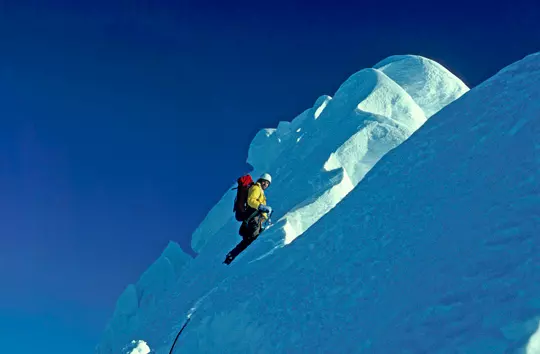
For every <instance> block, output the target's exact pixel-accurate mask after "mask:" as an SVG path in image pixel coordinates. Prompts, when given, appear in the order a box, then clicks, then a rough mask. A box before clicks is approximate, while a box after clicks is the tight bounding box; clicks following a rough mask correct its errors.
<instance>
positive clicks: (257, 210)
mask: <svg viewBox="0 0 540 354" xmlns="http://www.w3.org/2000/svg"><path fill="white" fill-rule="evenodd" d="M271 183H272V177H271V176H270V175H269V174H268V173H264V174H263V175H262V176H261V177H260V178H259V179H258V180H257V182H256V183H254V184H252V185H251V187H249V190H248V193H247V199H246V205H245V209H246V210H245V215H247V218H246V219H245V220H243V221H242V225H241V226H240V230H239V234H240V236H242V241H240V243H239V244H238V245H236V247H235V248H233V249H232V250H231V251H230V252H229V253H228V254H227V257H226V258H225V261H224V262H223V263H225V264H230V263H231V262H232V261H233V260H234V259H235V258H236V257H237V256H238V255H239V254H240V253H241V252H242V251H244V250H245V249H246V248H247V247H248V246H249V245H250V244H251V243H252V242H253V241H255V239H256V238H257V237H258V236H259V234H260V233H261V231H262V225H263V222H264V221H266V220H268V217H269V214H271V213H272V208H271V207H270V206H268V205H266V196H265V195H264V191H265V190H266V189H267V188H268V187H269V186H270V184H271Z"/></svg>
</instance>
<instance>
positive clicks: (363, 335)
mask: <svg viewBox="0 0 540 354" xmlns="http://www.w3.org/2000/svg"><path fill="white" fill-rule="evenodd" d="M439 110H440V111H439ZM538 112H540V53H538V54H533V55H530V56H528V57H526V58H524V59H523V60H521V61H519V62H517V63H514V64H512V65H510V66H508V67H506V68H504V69H503V70H501V71H500V72H499V73H498V74H497V75H495V76H494V77H493V78H491V79H489V80H487V81H486V82H484V83H482V84H481V85H479V86H478V87H475V88H474V89H472V90H471V91H468V90H467V88H466V87H465V86H464V85H463V83H461V82H460V81H459V79H457V78H456V77H455V76H453V75H452V74H451V73H449V72H448V71H447V70H446V69H444V68H442V67H441V66H440V65H438V64H437V63H434V62H432V61H430V60H428V59H425V58H421V57H417V56H396V57H390V58H388V59H386V60H383V61H382V62H381V63H379V64H377V65H376V66H375V67H374V68H370V69H364V70H361V71H359V72H358V73H355V74H354V75H352V76H351V77H350V78H349V79H348V80H347V81H346V82H345V83H343V85H342V86H341V87H340V88H339V89H338V91H337V92H336V93H335V95H334V96H333V97H332V98H331V97H329V96H322V97H321V98H319V99H318V100H317V102H316V104H315V105H314V106H313V107H312V108H310V109H308V110H306V111H304V112H303V113H302V114H300V115H299V116H298V117H296V118H295V119H294V120H292V121H291V122H282V123H280V124H279V125H278V127H277V128H276V129H274V130H271V129H268V130H263V131H261V132H259V134H257V136H256V137H255V139H254V141H253V144H252V146H251V147H250V150H249V155H248V161H249V162H250V164H252V166H253V167H254V173H253V174H254V176H255V177H256V176H258V174H260V173H262V172H269V173H271V174H272V176H273V180H274V181H273V183H272V185H271V187H270V188H269V189H268V191H267V197H268V201H269V204H270V205H272V206H273V207H274V210H275V219H277V221H275V224H274V225H273V226H272V227H271V228H269V229H268V230H267V231H265V232H264V233H263V234H262V235H261V236H260V238H259V239H258V240H256V241H255V242H254V243H253V244H252V245H251V246H250V247H249V248H248V249H247V250H246V251H245V252H244V253H242V254H241V255H240V256H239V257H238V258H237V259H236V260H235V261H234V262H233V263H232V264H231V265H230V266H226V265H223V264H222V263H221V262H222V261H223V259H224V256H225V254H226V253H227V251H228V250H230V249H231V248H232V247H233V246H234V245H235V244H236V243H237V242H238V241H239V240H240V238H239V236H238V235H237V231H238V227H239V225H238V223H236V222H234V221H233V219H232V213H231V207H232V201H233V198H234V196H233V194H231V193H229V192H227V193H226V194H225V195H224V197H223V198H222V199H221V201H220V202H219V203H218V204H217V205H216V207H215V208H214V209H213V210H211V211H210V212H209V214H208V216H207V218H206V219H205V220H204V221H203V223H202V224H201V226H200V227H199V229H198V230H197V231H196V232H195V233H194V235H193V247H194V248H195V249H196V250H197V251H198V252H199V255H198V256H197V258H195V259H193V260H191V261H190V262H189V263H187V262H178V264H182V265H183V266H182V267H179V269H180V271H177V272H175V273H174V274H175V278H174V279H171V278H169V276H167V279H169V281H166V282H163V283H162V282H161V281H160V280H159V278H160V276H161V275H160V274H158V273H156V272H154V273H153V274H152V276H151V277H148V278H147V279H148V281H147V282H145V284H147V285H146V286H148V287H149V288H148V289H143V291H148V292H151V293H154V294H159V299H157V298H156V301H159V305H158V306H155V307H153V308H152V309H153V311H152V312H150V311H146V312H144V313H145V316H144V321H140V320H139V319H140V318H141V317H140V314H139V313H140V312H141V311H142V309H141V308H138V309H137V308H136V307H135V301H134V300H136V299H139V298H140V291H141V290H140V289H139V288H137V286H135V287H131V288H130V287H128V288H127V289H126V292H125V293H124V294H123V295H122V297H121V298H120V299H119V300H118V302H119V304H118V307H117V311H116V312H115V315H114V316H113V321H112V322H111V323H110V324H109V327H108V329H107V330H106V332H105V334H104V336H103V339H102V341H101V343H100V344H99V346H98V348H97V353H100V354H109V353H118V352H121V349H122V348H124V347H125V345H126V343H130V341H131V340H132V338H142V339H144V340H145V341H146V342H148V343H149V345H150V346H151V347H152V348H153V349H154V351H155V353H157V354H162V353H163V354H167V353H169V350H170V349H171V345H172V343H173V341H174V338H175V336H176V334H177V333H178V331H179V330H180V328H182V326H183V325H184V324H185V323H186V319H187V318H189V319H190V322H189V323H188V325H187V326H186V328H185V330H184V331H183V332H182V334H181V336H180V337H179V339H178V342H177V344H176V347H175V349H174V351H173V353H224V352H226V353H328V352H339V353H397V352H399V353H478V354H483V353H490V354H497V353H501V354H502V353H526V354H533V353H534V354H537V353H538V352H539V347H540V339H539V338H540V335H539V333H540V330H539V321H540V281H539V279H538V270H540V257H538V254H539V252H540V243H539V241H538V240H537V237H535V236H537V235H538V234H539V231H540V230H539V229H540V184H539V178H538V177H539V176H538V175H539V171H540V170H539V167H540V142H539V141H538V136H539V134H540V121H539V119H540V117H539V113H538ZM265 147H267V148H265ZM233 178H234V177H232V179H233ZM226 207H227V208H226ZM226 213H228V214H229V215H225V214H226ZM214 218H215V223H214ZM177 256H180V254H177ZM186 257H187V256H186ZM153 277H155V278H156V279H152V278H153ZM163 284H166V285H163ZM162 286H165V290H163V289H161V287H162ZM133 312H135V315H134V317H135V318H136V319H137V321H133V320H126V313H127V314H133ZM116 318H121V319H122V321H117V322H114V319H116Z"/></svg>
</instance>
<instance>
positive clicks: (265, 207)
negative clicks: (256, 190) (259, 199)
mask: <svg viewBox="0 0 540 354" xmlns="http://www.w3.org/2000/svg"><path fill="white" fill-rule="evenodd" d="M259 211H260V212H262V213H268V214H270V213H271V212H272V208H271V207H269V206H268V205H264V204H261V205H259Z"/></svg>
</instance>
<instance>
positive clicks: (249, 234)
mask: <svg viewBox="0 0 540 354" xmlns="http://www.w3.org/2000/svg"><path fill="white" fill-rule="evenodd" d="M262 222H263V217H262V215H260V214H258V215H256V216H255V217H253V218H252V219H251V220H249V221H248V222H247V223H245V222H243V223H242V225H241V226H240V230H239V234H240V236H242V241H240V243H239V244H237V245H236V247H234V248H233V249H232V250H231V251H230V252H229V253H228V254H227V257H226V258H225V262H224V263H225V264H230V263H231V262H232V261H233V260H234V259H235V258H236V257H237V256H238V255H239V254H240V253H242V252H243V251H244V250H245V249H246V248H247V247H248V246H249V245H250V244H251V243H252V242H253V241H255V239H256V238H257V237H258V236H259V234H260V233H261V228H262Z"/></svg>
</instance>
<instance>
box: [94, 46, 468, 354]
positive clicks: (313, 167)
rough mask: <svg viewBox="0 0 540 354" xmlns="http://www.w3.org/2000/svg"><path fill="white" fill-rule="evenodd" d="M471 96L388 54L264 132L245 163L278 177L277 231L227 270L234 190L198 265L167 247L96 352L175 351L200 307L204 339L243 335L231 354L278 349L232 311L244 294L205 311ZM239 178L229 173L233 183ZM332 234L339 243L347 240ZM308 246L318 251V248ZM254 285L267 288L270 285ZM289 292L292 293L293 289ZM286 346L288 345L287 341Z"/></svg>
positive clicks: (449, 77) (208, 229) (431, 69)
mask: <svg viewBox="0 0 540 354" xmlns="http://www.w3.org/2000/svg"><path fill="white" fill-rule="evenodd" d="M467 91H468V88H467V87H466V86H465V85H464V84H463V83H462V82H461V81H460V80H459V79H458V78H457V77H455V76H454V75H453V74H451V73H450V72H448V71H447V70H446V69H445V68H443V67H442V66H440V65H439V64H437V63H435V62H433V61H431V60H429V59H426V58H422V57H418V56H396V57H390V58H388V59H386V60H384V61H382V62H380V63H378V64H377V65H375V67H374V68H367V69H364V70H360V71H359V72H357V73H354V74H353V75H351V76H350V77H349V79H348V80H346V81H345V82H344V83H343V84H342V85H341V86H340V88H339V89H338V90H337V92H336V93H335V94H334V96H333V97H330V96H327V95H323V96H321V97H319V98H318V99H317V100H316V102H315V104H314V105H313V107H311V108H308V109H306V110H305V111H304V112H302V113H301V114H300V115H298V116H297V117H295V118H294V119H293V120H292V121H291V122H280V123H279V124H278V127H277V128H275V129H263V130H261V131H259V132H258V134H257V135H256V136H255V137H254V139H253V141H252V144H251V146H250V148H249V152H248V159H247V161H248V162H249V163H250V164H251V165H252V166H253V169H254V170H253V172H252V174H253V176H255V177H256V176H258V175H259V174H260V173H262V172H269V173H271V174H272V175H273V177H274V183H273V184H272V186H271V188H270V189H269V190H268V193H267V195H268V200H269V204H270V205H271V206H272V207H273V208H274V215H275V216H276V220H275V225H274V226H273V227H272V228H270V229H268V230H267V231H265V234H264V237H261V238H260V239H259V240H257V242H255V243H254V244H253V245H251V246H250V248H249V252H247V251H246V252H245V253H243V254H242V255H241V256H240V257H238V258H237V260H235V262H234V263H233V264H232V265H231V266H230V267H225V268H223V266H222V265H221V262H222V260H223V257H224V255H225V254H226V252H227V251H228V250H229V249H230V248H232V247H233V246H234V245H235V244H236V243H237V242H238V241H239V236H238V235H237V232H238V227H239V225H238V223H237V222H236V221H235V220H234V218H233V215H232V212H231V206H232V201H233V199H234V191H227V192H226V193H225V194H224V196H223V197H222V198H221V199H220V201H219V202H218V203H217V204H216V205H215V207H214V208H212V209H211V210H210V211H209V213H208V215H207V216H206V218H205V219H204V220H203V222H202V223H201V224H200V226H199V227H198V228H197V230H196V231H195V232H194V234H193V236H192V248H193V249H194V250H196V251H197V252H199V255H198V256H197V258H195V259H193V260H191V259H190V258H189V257H188V256H187V255H185V254H184V253H183V252H182V251H181V250H180V248H179V246H178V245H177V244H175V243H173V242H172V243H171V244H169V246H168V247H167V249H166V250H165V251H164V253H163V254H162V256H161V257H160V258H159V259H158V260H157V261H156V262H155V263H154V264H153V265H152V266H151V267H150V268H149V269H148V270H147V272H145V274H143V276H142V277H141V279H140V280H139V282H138V283H137V284H135V285H130V286H128V287H127V288H126V290H125V292H124V293H123V294H122V296H121V297H120V298H119V300H118V304H117V309H116V311H115V314H114V315H113V318H112V319H111V322H110V323H109V325H108V327H107V330H106V331H105V334H104V336H103V339H102V341H101V343H100V345H99V347H98V351H97V352H98V353H116V352H118V351H119V350H120V349H121V348H123V347H124V346H125V345H126V343H130V342H131V341H132V340H133V339H134V338H142V339H144V340H146V341H147V342H148V343H149V345H150V346H151V347H152V348H154V350H155V351H156V353H162V352H163V353H168V347H170V344H171V341H172V339H174V336H175V334H176V333H175V332H174V331H175V330H177V329H178V328H177V327H178V326H179V322H181V321H182V319H185V316H186V313H190V314H191V313H193V310H194V308H195V307H196V308H197V313H202V314H206V315H204V316H207V317H204V318H206V319H203V320H202V321H203V322H202V323H203V324H204V326H207V327H208V328H206V327H204V328H205V329H203V331H205V332H201V333H206V331H208V333H214V334H215V335H218V336H222V334H220V333H218V332H219V329H222V328H223V326H231V328H233V327H232V326H234V328H236V330H238V335H234V334H233V333H228V332H223V336H222V337H221V338H222V339H221V341H224V342H226V343H229V345H232V347H231V350H232V348H236V347H235V346H234V345H241V347H238V348H236V349H237V350H239V351H240V352H242V351H244V352H275V351H272V350H274V349H276V347H275V345H278V346H279V345H280V344H279V343H274V344H268V345H267V344H264V343H263V342H264V339H263V337H264V334H265V333H266V332H265V331H266V328H267V325H264V326H262V325H261V326H257V325H254V324H253V321H258V320H257V315H256V314H254V313H252V314H250V315H247V312H245V311H244V310H245V309H244V308H243V307H241V308H240V309H238V308H236V307H235V306H236V305H235V304H237V305H240V304H242V303H243V304H244V305H245V306H247V305H248V303H249V302H247V303H246V302H242V301H240V300H241V299H244V298H245V297H242V296H240V297H231V296H229V295H227V299H228V300H227V301H229V303H227V305H225V303H223V304H222V309H221V310H220V311H221V315H218V316H209V315H208V312H205V311H213V310H211V309H212V305H211V304H213V303H218V302H219V301H217V300H216V296H217V295H216V294H217V293H220V292H223V291H226V289H234V288H236V287H237V286H238V285H237V284H236V282H237V278H238V277H241V276H242V274H249V278H250V279H252V277H255V278H258V277H261V276H262V275H263V274H265V273H264V272H262V273H260V274H259V275H254V274H252V271H253V269H260V268H259V266H258V264H267V263H268V262H270V263H271V265H270V266H269V267H270V269H274V268H275V263H273V262H275V259H276V257H269V256H270V255H276V256H277V255H278V254H280V255H286V254H288V253H287V252H288V251H287V249H288V248H289V247H293V246H295V244H296V241H295V240H296V239H297V238H298V237H299V236H300V235H303V234H304V233H306V232H310V230H311V228H312V227H314V226H316V225H318V224H319V223H320V222H321V221H322V220H321V218H324V217H325V215H327V214H329V213H331V212H332V210H333V209H334V208H335V207H336V206H339V205H340V204H341V203H342V200H343V199H344V198H346V196H347V195H348V194H349V193H350V192H351V191H353V190H354V189H355V188H357V186H358V185H359V183H360V182H361V181H362V180H363V179H364V178H365V177H366V175H368V172H370V170H371V169H372V168H373V167H374V166H375V165H376V164H377V163H378V162H379V160H380V159H381V158H383V156H385V155H386V154H388V153H389V152H391V151H392V150H394V149H395V148H396V147H398V146H399V145H401V144H403V143H404V142H406V141H407V140H408V139H409V137H411V135H413V134H414V133H415V132H416V130H418V129H419V128H420V127H422V126H423V125H424V124H425V123H426V121H427V120H428V118H430V117H432V116H433V114H434V113H436V112H437V111H438V110H440V109H441V108H443V107H445V106H446V105H447V104H449V103H450V102H452V101H453V100H456V99H458V98H460V97H461V96H462V95H463V94H465V93H466V92H467ZM424 96H427V97H424ZM388 174H389V175H391V174H392V172H391V171H388ZM236 177H237V176H231V180H234V179H235V178H236ZM360 185H361V184H360ZM231 187H232V185H231ZM319 229H320V228H319ZM335 237H337V238H338V239H342V238H343V235H341V234H339V235H336V236H335ZM309 238H310V239H314V237H313V236H310V237H309ZM293 241H294V242H293ZM285 246H288V247H285ZM317 247H324V246H322V245H319V246H317ZM293 248H294V247H293ZM308 249H309V252H315V251H316V250H317V248H316V247H315V246H314V245H312V244H310V245H309V246H308ZM304 257H305V256H304ZM280 259H281V263H280V266H284V265H289V266H293V264H291V262H289V261H284V258H283V257H281V258H280ZM296 262H297V263H302V262H303V261H301V260H296ZM297 263H295V264H297ZM248 265H249V266H248ZM280 274H281V273H280ZM281 276H282V275H281ZM216 284H217V285H216ZM232 284H234V285H232ZM251 285H252V286H254V287H255V288H258V287H259V288H260V287H263V288H266V286H265V285H264V284H258V285H257V284H255V285H253V284H251ZM246 286H247V285H246ZM209 289H212V290H211V291H209ZM289 290H290V291H291V294H294V293H295V290H294V289H289ZM246 291H248V292H249V291H251V290H250V289H247V290H246ZM234 296H237V295H234ZM274 296H276V298H275V299H273V300H269V304H278V303H279V302H278V301H279V299H281V298H282V296H284V294H276V293H275V292H274ZM292 296H294V295H292ZM173 304H174V305H173ZM195 304H196V305H195ZM244 305H241V306H244ZM194 306H195V307H194ZM227 306H229V307H230V308H231V311H229V310H227ZM235 308H236V309H235ZM208 316H209V317H208ZM195 317H197V316H195ZM238 319H240V320H238ZM293 322H294V320H293ZM242 323H249V324H250V325H249V327H246V329H245V330H246V331H247V332H246V333H247V334H246V333H244V332H243V331H242V328H239V326H241V325H242ZM199 325H200V324H197V325H195V327H196V326H199ZM191 327H193V325H192V324H190V326H189V328H191ZM189 328H188V329H187V330H188V332H189ZM276 333H277V332H276ZM244 335H249V337H250V338H252V341H249V342H246V343H244V344H245V346H244V347H242V345H244V344H239V343H238V342H241V340H240V339H241V336H244ZM182 336H184V334H183V335H182ZM257 338H258V339H257ZM182 342H183V343H184V342H185V340H184V338H183V340H182ZM278 342H279V340H278ZM185 343H190V342H189V340H188V341H187V342H185ZM216 343H217V342H216ZM231 343H236V344H231ZM291 343H292V342H290V343H289V344H291ZM192 344H193V343H192ZM214 344H215V343H214ZM179 345H180V346H181V347H184V344H180V343H179ZM186 345H187V347H184V349H178V350H179V352H183V351H182V350H186V349H185V348H188V350H187V352H208V351H206V349H208V350H209V352H215V348H213V349H210V348H212V347H211V345H213V344H212V343H209V344H208V347H207V348H206V349H204V348H203V347H201V346H200V345H201V343H199V344H197V345H195V344H193V345H195V346H194V347H191V346H190V345H191V344H186ZM216 345H217V344H216ZM281 345H285V346H286V345H287V342H283V344H281ZM285 348H287V347H283V348H282V349H285ZM277 349H278V352H279V347H277ZM212 350H214V351H212Z"/></svg>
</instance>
